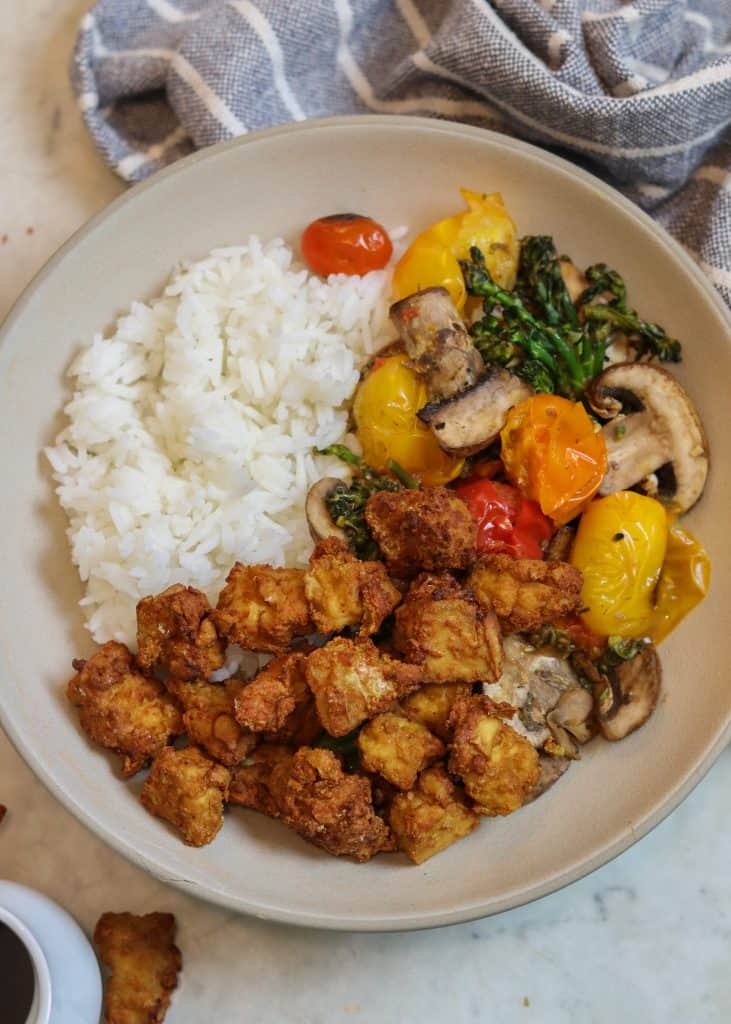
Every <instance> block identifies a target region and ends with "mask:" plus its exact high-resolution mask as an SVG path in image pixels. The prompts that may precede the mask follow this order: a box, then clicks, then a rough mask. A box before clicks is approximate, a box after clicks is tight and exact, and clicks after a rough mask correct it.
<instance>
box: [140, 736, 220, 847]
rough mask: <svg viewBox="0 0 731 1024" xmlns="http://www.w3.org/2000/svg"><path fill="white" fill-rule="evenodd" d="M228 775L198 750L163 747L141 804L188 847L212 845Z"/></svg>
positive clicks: (144, 789)
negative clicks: (161, 820) (181, 838)
mask: <svg viewBox="0 0 731 1024" xmlns="http://www.w3.org/2000/svg"><path fill="white" fill-rule="evenodd" d="M230 780H231V773H230V772H229V770H228V768H224V767H223V765H221V764H217V763H216V762H215V761H212V760H211V759H210V758H209V757H206V755H205V754H204V753H203V752H202V751H201V750H199V749H198V747H185V749H184V750H175V748H174V747H165V748H164V750H161V751H160V753H159V754H158V755H157V757H156V758H155V760H154V761H153V762H152V768H151V769H150V774H149V775H148V776H147V779H146V780H145V784H144V786H143V787H142V793H141V795H140V800H141V801H142V804H143V805H144V806H145V807H146V808H147V810H148V811H150V813H151V814H154V815H156V816H157V817H158V818H164V819H165V821H169V822H170V824H171V825H174V826H175V828H177V829H179V830H180V832H182V834H183V839H184V841H185V842H186V843H187V844H188V846H205V845H206V843H210V842H212V841H213V840H214V839H215V838H216V836H217V835H218V832H219V831H220V829H221V826H222V825H223V805H224V802H225V801H226V800H227V799H228V787H229V783H230Z"/></svg>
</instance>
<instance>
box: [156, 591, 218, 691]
mask: <svg viewBox="0 0 731 1024" xmlns="http://www.w3.org/2000/svg"><path fill="white" fill-rule="evenodd" d="M211 611H212V609H211V606H210V604H209V603H208V598H207V597H206V595H205V594H203V593H201V591H200V590H196V589H195V587H184V586H183V585H182V584H181V583H176V584H175V585H174V586H172V587H168V589H167V590H165V591H163V593H162V594H158V595H157V596H156V597H143V599H142V600H141V601H140V602H139V604H138V605H137V650H138V653H137V660H138V662H139V663H140V665H141V666H142V667H143V668H146V669H154V668H160V669H163V670H164V671H166V672H168V673H169V674H170V675H171V676H172V677H173V678H174V679H209V678H210V676H211V674H212V673H213V672H215V671H217V670H218V669H219V668H221V666H222V665H223V663H224V645H223V644H222V643H221V641H220V640H219V638H218V634H217V632H216V627H215V626H214V625H213V622H212V620H211V618H210V613H211Z"/></svg>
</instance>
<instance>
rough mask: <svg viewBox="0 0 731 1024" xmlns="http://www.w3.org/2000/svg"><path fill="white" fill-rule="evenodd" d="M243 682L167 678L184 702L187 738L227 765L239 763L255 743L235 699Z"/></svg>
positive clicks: (171, 688) (169, 685)
mask: <svg viewBox="0 0 731 1024" xmlns="http://www.w3.org/2000/svg"><path fill="white" fill-rule="evenodd" d="M241 686H242V683H241V681H240V680H237V679H229V680H228V681H227V682H225V683H205V682H202V681H201V682H188V683H184V682H178V681H176V682H172V681H171V682H169V683H168V689H170V691H171V692H172V693H173V695H174V696H175V697H177V699H178V700H179V701H180V703H181V704H182V705H183V709H184V713H183V724H184V725H185V730H186V732H187V733H188V737H189V739H190V742H191V743H193V744H195V746H198V747H202V748H203V750H205V752H206V753H207V754H208V755H209V757H212V758H213V760H214V761H220V762H221V764H225V765H226V766H227V767H229V768H230V767H231V766H232V765H235V764H238V763H239V761H243V759H244V758H245V757H246V756H247V755H248V754H250V753H251V751H252V750H253V749H254V747H255V746H256V742H257V740H256V736H254V734H253V732H251V731H250V730H249V729H246V728H244V727H243V726H241V725H239V723H238V722H237V721H236V718H235V717H234V702H235V699H236V695H237V694H238V692H239V690H240V689H241Z"/></svg>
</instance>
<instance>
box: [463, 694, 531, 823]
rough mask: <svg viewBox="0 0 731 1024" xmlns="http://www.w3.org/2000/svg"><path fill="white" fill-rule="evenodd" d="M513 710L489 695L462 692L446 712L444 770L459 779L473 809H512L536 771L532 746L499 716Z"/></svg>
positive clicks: (494, 811)
mask: <svg viewBox="0 0 731 1024" xmlns="http://www.w3.org/2000/svg"><path fill="white" fill-rule="evenodd" d="M513 712H514V708H512V707H511V706H510V705H509V704H495V703H494V702H493V701H491V700H490V698H489V697H465V698H463V699H462V700H459V701H457V703H456V704H455V705H454V708H453V710H452V714H451V716H450V722H451V724H452V726H453V728H454V739H453V741H452V747H451V751H452V752H451V755H450V758H449V770H450V772H452V774H454V775H458V776H459V777H460V778H461V779H462V781H463V783H464V787H465V789H466V791H467V794H468V795H469V796H470V797H471V798H472V799H473V800H474V802H475V811H477V813H478V814H484V815H487V816H488V817H495V816H496V815H504V814H512V812H513V811H517V810H518V808H519V807H522V805H523V804H524V803H525V802H526V799H527V798H528V797H529V795H530V793H531V792H532V790H533V789H534V787H535V785H536V783H537V782H538V778H539V776H540V766H539V763H538V751H537V750H536V749H535V748H534V747H533V746H532V745H531V744H530V743H529V742H528V740H527V739H525V738H524V737H523V736H521V735H519V734H518V733H517V732H516V731H515V730H514V729H512V728H511V727H510V726H509V725H507V724H506V723H505V722H504V721H503V718H506V717H507V718H510V717H512V715H513Z"/></svg>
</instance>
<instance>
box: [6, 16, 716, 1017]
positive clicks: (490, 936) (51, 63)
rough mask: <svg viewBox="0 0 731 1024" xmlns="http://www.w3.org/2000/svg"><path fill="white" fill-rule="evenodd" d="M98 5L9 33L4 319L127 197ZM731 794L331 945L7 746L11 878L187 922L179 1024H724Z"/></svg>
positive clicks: (706, 796) (85, 904) (77, 902)
mask: <svg viewBox="0 0 731 1024" xmlns="http://www.w3.org/2000/svg"><path fill="white" fill-rule="evenodd" d="M5 2H6V3H8V0H5ZM84 7H85V4H84V3H79V2H78V0H24V2H23V3H22V4H18V5H14V12H15V13H14V17H13V19H12V21H13V24H12V27H10V28H9V27H8V21H7V20H6V21H5V23H4V28H3V31H2V34H1V35H0V140H1V145H0V316H2V315H4V313H5V312H6V311H7V309H8V308H9V306H10V305H11V303H12V302H13V300H14V299H15V297H16V296H17V294H18V293H19V292H20V291H21V289H22V288H23V287H24V285H25V284H26V283H27V282H28V280H29V279H30V278H31V276H32V275H33V273H34V272H35V271H36V270H37V269H38V268H39V267H40V266H41V264H42V263H43V262H44V260H45V259H46V258H47V257H48V256H49V255H50V254H51V252H52V251H53V250H54V249H55V248H56V247H57V246H58V245H59V244H60V243H61V242H62V241H63V240H64V239H65V238H66V237H67V236H68V235H70V234H71V233H72V231H74V230H75V229H76V228H77V227H78V226H79V225H80V224H82V223H83V221H84V220H86V219H87V218H88V217H89V216H91V215H92V214H93V213H95V212H96V211H97V210H99V209H100V208H102V207H103V206H104V205H105V204H106V203H107V202H109V201H110V200H111V199H112V198H113V197H114V196H115V195H117V194H118V193H119V192H120V191H121V189H122V186H121V184H120V183H119V182H117V181H116V180H115V179H114V177H113V176H112V175H111V173H109V172H108V171H107V170H106V169H105V168H104V166H103V165H102V163H101V161H100V160H99V159H98V158H97V156H96V154H95V152H94V150H93V149H92V147H91V145H90V143H89V142H88V140H87V138H86V136H85V133H84V129H83V127H82V125H81V122H80V120H79V117H78V115H77V113H76V111H75V109H74V105H73V102H72V99H71V96H70V91H69V88H68V85H67V74H66V66H67V62H68V56H69V53H70V48H71V44H72V39H73V34H74V29H75V24H76V22H77V20H78V18H79V17H80V14H81V12H82V11H83V9H84ZM730 792H731V751H726V753H725V754H724V755H723V756H722V757H721V759H720V761H719V762H718V763H717V764H716V766H715V767H714V768H713V769H712V771H711V773H710V774H709V776H708V777H707V778H706V779H705V780H704V781H703V782H702V783H701V785H700V786H699V787H698V788H697V789H696V791H695V792H694V793H693V794H692V796H691V797H690V798H689V799H688V800H687V801H686V802H685V804H683V806H682V807H681V808H680V809H679V810H677V811H676V812H675V813H674V814H673V815H672V816H671V817H670V818H669V819H668V820H667V821H666V822H664V823H663V824H662V825H660V826H659V828H657V829H656V830H655V831H654V832H653V833H652V834H651V835H650V836H649V837H647V838H646V839H644V840H643V841H642V842H640V843H639V844H638V845H637V846H635V847H634V848H633V849H632V850H630V851H629V852H628V853H626V854H624V855H623V856H622V857H620V858H619V859H618V860H616V861H615V862H613V863H612V864H609V865H608V866H606V867H605V868H603V869H602V870H600V871H597V872H596V873H594V874H593V875H591V876H590V877H589V878H586V879H584V880H583V881H581V882H578V883H576V884H575V885H573V886H571V887H570V888H569V889H566V890H564V891H563V892H560V893H556V894H555V895H553V896H550V897H548V898H546V899H544V900H542V901H540V902H539V903H536V904H533V905H532V906H529V907H524V908H522V909H520V910H517V911H513V912H511V913H507V914H504V915H502V916H500V917H497V918H493V919H490V920H486V921H482V922H479V923H476V924H469V925H461V926H457V927H452V928H446V929H443V930H441V931H434V932H427V933H419V934H411V935H407V934H405V935H346V934H328V933H317V932H305V931H300V930H296V929H292V928H286V927H282V926H277V925H268V924H263V923H261V922H258V921H254V920H249V919H247V918H243V917H238V916H235V915H232V914H227V913H225V912H223V911H221V910H219V909H216V908H213V907H209V906H206V905H205V904H202V903H198V902H196V901H194V900H192V899H190V898H188V897H186V896H184V895H182V894H181V893H179V892H177V891H176V890H173V889H169V888H167V887H166V886H165V885H163V884H162V883H159V882H156V881H155V880H153V879H152V878H149V877H148V876H147V875H145V874H143V873H142V872H141V871H139V870H138V869H137V868H136V867H133V866H132V865H131V864H128V863H126V862H125V861H123V860H122V859H121V858H120V857H119V856H117V855H116V854H115V853H112V852H111V851H110V850H109V849H107V847H106V846H105V845H103V844H102V843H101V842H100V841H99V840H97V839H96V838H95V837H94V836H92V835H91V834H90V833H88V832H87V831H86V830H85V829H84V828H82V827H81V825H79V824H78V823H77V822H76V821H75V820H74V819H73V818H72V817H71V816H70V815H69V814H68V813H67V812H66V811H65V810H63V809H62V808H61V807H60V806H59V805H58V804H57V803H56V802H55V801H54V800H53V799H52V798H51V797H50V796H49V794H48V793H47V792H46V791H45V790H44V789H43V787H42V786H41V785H40V783H39V782H37V781H36V780H35V778H34V776H33V775H32V773H31V772H30V770H29V769H28V768H27V767H26V766H25V765H24V764H23V762H22V761H21V760H20V758H19V757H18V756H17V754H16V753H15V752H14V750H13V749H12V747H11V746H10V744H9V743H8V742H7V740H6V739H5V738H4V737H3V736H2V734H1V733H0V802H2V803H5V804H7V805H8V807H9V808H10V810H9V813H8V816H7V818H6V819H5V821H4V822H3V824H2V827H0V877H3V878H8V879H12V880H14V881H18V882H24V883H26V884H28V885H31V886H34V887H36V888H38V889H40V890H41V891H43V892H45V893H46V894H48V895H49V896H51V897H52V898H54V899H56V900H58V901H59V902H61V903H62V904H64V905H65V906H66V907H67V909H69V910H70V911H71V913H73V914H74V915H75V916H76V917H77V919H78V920H79V922H80V923H81V924H82V926H83V927H85V928H86V929H87V930H88V931H90V930H91V929H92V928H93V926H94V923H95V921H96V919H97V917H98V916H99V914H100V913H102V911H104V910H109V909H128V910H134V911H140V912H142V911H147V910H152V909H160V910H171V911H173V912H174V913H175V914H176V915H177V918H178V922H179V928H180V935H179V944H180V946H181V947H182V951H183V959H184V971H183V975H182V983H181V986H180V988H179V990H178V992H177V993H176V995H175V999H174V1002H173V1006H172V1009H171V1011H170V1013H169V1015H168V1020H169V1022H170V1024H199V1022H200V1021H202V1020H214V1021H217V1022H220V1024H229V1022H230V1024H234V1022H236V1024H238V1022H243V1021H246V1024H258V1022H277V1024H331V1022H338V1021H362V1022H371V1021H377V1022H379V1024H390V1022H397V1021H398V1022H401V1024H408V1022H416V1021H419V1022H432V1021H442V1020H446V1021H449V1022H450V1024H462V1022H467V1021H476V1020H480V1021H486V1020H490V1021H495V1022H497V1024H513V1022H537V1024H559V1022H560V1024H564V1022H566V1024H605V1022H606V1024H617V1022H618V1021H624V1022H629V1024H632V1022H635V1021H636V1022H640V1021H642V1022H643V1024H652V1022H655V1021H663V1022H664V1024H675V1022H677V1024H715V1022H718V1024H721V1022H727V1021H728V1020H731V972H729V966H728V965H729V947H730V944H731V873H730V872H729V864H731V823H730V822H729V793H730ZM1 975H2V965H0V977H1ZM1 1016H2V1015H1V1014H0V1017H1ZM90 1024H92V1022H90Z"/></svg>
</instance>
